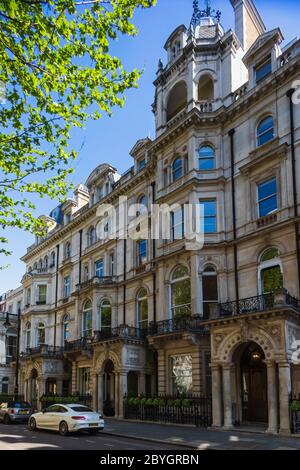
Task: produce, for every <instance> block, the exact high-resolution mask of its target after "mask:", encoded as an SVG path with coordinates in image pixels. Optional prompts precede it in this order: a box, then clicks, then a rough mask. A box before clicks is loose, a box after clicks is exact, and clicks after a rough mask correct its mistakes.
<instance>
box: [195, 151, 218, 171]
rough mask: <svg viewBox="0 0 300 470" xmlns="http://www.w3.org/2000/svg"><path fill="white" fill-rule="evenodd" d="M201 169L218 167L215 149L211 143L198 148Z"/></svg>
mask: <svg viewBox="0 0 300 470" xmlns="http://www.w3.org/2000/svg"><path fill="white" fill-rule="evenodd" d="M198 154H199V170H214V169H215V167H216V159H215V157H216V156H215V151H214V149H213V147H212V146H211V145H203V146H202V147H200V148H199V150H198Z"/></svg>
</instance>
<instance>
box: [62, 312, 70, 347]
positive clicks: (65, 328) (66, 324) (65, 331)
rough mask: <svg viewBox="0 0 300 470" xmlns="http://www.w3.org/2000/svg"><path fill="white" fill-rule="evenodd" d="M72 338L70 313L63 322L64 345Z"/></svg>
mask: <svg viewBox="0 0 300 470" xmlns="http://www.w3.org/2000/svg"><path fill="white" fill-rule="evenodd" d="M69 337H70V316H69V314H68V313H66V315H64V317H63V321H62V338H63V344H64V342H65V341H68V340H69Z"/></svg>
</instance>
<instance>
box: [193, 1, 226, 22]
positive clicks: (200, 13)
mask: <svg viewBox="0 0 300 470" xmlns="http://www.w3.org/2000/svg"><path fill="white" fill-rule="evenodd" d="M204 6H205V8H204V10H200V6H199V0H193V8H194V11H193V16H192V19H191V24H190V26H191V27H192V28H195V27H196V26H197V25H199V24H200V22H201V18H212V19H213V20H214V21H215V22H217V23H219V21H220V19H221V12H220V10H217V11H216V10H214V9H213V8H212V7H211V0H204Z"/></svg>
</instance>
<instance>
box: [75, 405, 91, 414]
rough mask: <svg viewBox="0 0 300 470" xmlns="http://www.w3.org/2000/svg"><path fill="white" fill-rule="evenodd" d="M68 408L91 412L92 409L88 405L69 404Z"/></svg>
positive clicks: (80, 411)
mask: <svg viewBox="0 0 300 470" xmlns="http://www.w3.org/2000/svg"><path fill="white" fill-rule="evenodd" d="M70 408H71V410H73V411H77V412H78V413H93V410H92V409H91V408H89V407H88V406H70Z"/></svg>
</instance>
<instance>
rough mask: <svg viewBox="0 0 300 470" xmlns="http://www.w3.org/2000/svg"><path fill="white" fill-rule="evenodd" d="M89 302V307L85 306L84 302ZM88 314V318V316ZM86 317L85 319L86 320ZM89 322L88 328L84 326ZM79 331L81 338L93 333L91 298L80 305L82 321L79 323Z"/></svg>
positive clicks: (88, 336)
mask: <svg viewBox="0 0 300 470" xmlns="http://www.w3.org/2000/svg"><path fill="white" fill-rule="evenodd" d="M88 302H90V307H89V308H87V307H86V304H87V303H88ZM89 315H90V318H89ZM86 319H87V321H86ZM88 322H90V323H91V327H90V328H84V326H85V323H88ZM81 332H82V337H83V338H90V337H91V336H92V335H93V302H92V301H91V299H87V300H86V301H85V302H84V304H83V307H82V323H81Z"/></svg>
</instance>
